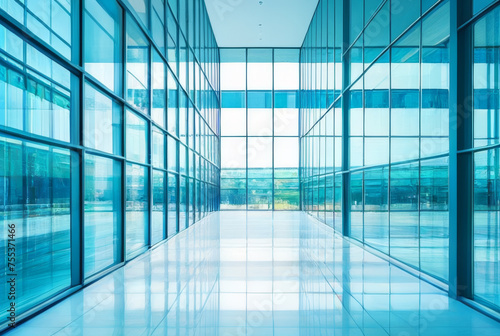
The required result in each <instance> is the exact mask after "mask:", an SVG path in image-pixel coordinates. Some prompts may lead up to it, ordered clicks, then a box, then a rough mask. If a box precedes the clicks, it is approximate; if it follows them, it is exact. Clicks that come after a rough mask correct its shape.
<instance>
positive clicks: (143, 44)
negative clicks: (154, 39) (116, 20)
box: [126, 17, 150, 114]
mask: <svg viewBox="0 0 500 336" xmlns="http://www.w3.org/2000/svg"><path fill="white" fill-rule="evenodd" d="M149 57H150V55H149V43H148V41H147V39H146V37H145V36H144V35H143V34H142V32H141V31H140V29H139V27H137V25H136V24H135V23H134V21H133V20H132V19H131V18H130V17H127V78H126V80H127V95H126V99H127V102H129V103H130V104H132V105H133V106H135V107H136V108H137V109H139V110H140V111H141V112H142V113H144V114H148V113H149V84H148V76H149Z"/></svg>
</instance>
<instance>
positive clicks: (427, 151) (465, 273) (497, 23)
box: [300, 0, 500, 311]
mask: <svg viewBox="0 0 500 336" xmlns="http://www.w3.org/2000/svg"><path fill="white" fill-rule="evenodd" d="M360 13H362V14H361V15H360ZM454 27H459V28H458V29H454ZM499 27H500V7H498V2H495V1H436V0H431V1H410V0H408V1H396V0H386V1H383V0H377V1H368V0H365V1H363V0H350V1H341V0H321V1H319V5H318V8H317V9H316V12H315V14H314V17H313V19H312V22H311V25H310V27H309V30H308V32H307V35H306V38H305V40H304V44H303V46H302V48H301V54H300V78H301V83H300V85H301V96H300V98H301V101H300V154H301V156H300V188H301V207H302V209H303V210H304V211H306V212H308V213H309V214H311V215H312V216H314V217H316V218H317V219H319V220H320V221H322V222H324V223H326V224H327V225H329V226H331V227H334V228H335V229H336V230H337V231H338V232H340V233H342V234H343V235H345V236H348V237H351V238H352V239H354V240H355V241H358V242H359V243H361V244H363V245H364V246H367V247H369V248H370V249H371V250H373V251H378V252H379V253H381V254H382V255H386V256H390V257H392V258H393V259H394V260H397V261H398V262H400V263H401V265H402V266H403V267H405V268H407V269H414V270H417V271H419V272H420V274H423V275H424V276H426V277H427V276H430V279H433V280H432V281H433V282H434V283H436V284H438V285H439V286H441V287H443V288H445V289H447V290H449V291H450V295H456V296H457V297H460V298H465V299H469V300H474V301H476V303H479V304H481V305H484V306H487V307H489V308H492V309H493V310H497V311H500V301H499V298H500V283H499V281H498V279H499V277H500V272H499V269H500V268H499V265H500V248H499V246H500V245H499V244H500V239H499V232H500V226H499V224H498V211H499V208H498V207H499V204H500V202H499V201H498V195H497V194H498V190H497V189H498V188H497V182H498V180H499V178H498V176H499V174H500V171H499V165H498V157H499V153H498V149H499V146H500V142H499V139H500V135H499V134H500V132H499V130H498V129H499V127H498V126H499V122H498V120H499V116H498V114H499V103H498V96H499V81H498V75H499V71H498V64H499V57H498V55H499V45H500V42H499V36H500V30H499ZM436 280H437V281H436Z"/></svg>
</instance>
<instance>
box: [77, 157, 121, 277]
mask: <svg viewBox="0 0 500 336" xmlns="http://www.w3.org/2000/svg"><path fill="white" fill-rule="evenodd" d="M121 208H122V207H121V164H120V163H119V162H118V161H114V160H111V159H106V158H103V157H99V156H95V155H86V156H85V217H84V224H85V229H84V233H85V241H84V270H85V277H89V276H91V275H93V274H96V273H98V272H99V271H102V270H104V269H105V268H107V267H109V266H111V265H115V264H117V263H118V262H119V261H120V238H119V237H120V228H121Z"/></svg>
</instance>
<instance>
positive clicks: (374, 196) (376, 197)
mask: <svg viewBox="0 0 500 336" xmlns="http://www.w3.org/2000/svg"><path fill="white" fill-rule="evenodd" d="M388 187H389V169H388V168H387V167H384V168H382V169H376V170H368V171H365V176H364V241H365V243H367V244H369V245H370V246H372V247H374V248H376V249H377V250H380V251H382V252H384V253H389V216H388V212H387V210H388V196H389V193H388V191H389V190H388Z"/></svg>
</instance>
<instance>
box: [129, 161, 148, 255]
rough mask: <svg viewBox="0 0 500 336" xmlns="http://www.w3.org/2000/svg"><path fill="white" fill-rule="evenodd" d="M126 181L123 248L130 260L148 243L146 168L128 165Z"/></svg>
mask: <svg viewBox="0 0 500 336" xmlns="http://www.w3.org/2000/svg"><path fill="white" fill-rule="evenodd" d="M126 180H127V181H126V188H127V189H126V195H127V207H126V209H125V210H126V223H125V228H126V230H125V232H126V242H125V244H126V245H125V246H126V253H127V259H130V258H133V257H134V256H136V255H137V254H139V253H140V252H141V251H142V250H143V248H145V247H146V244H147V241H148V236H147V235H148V217H149V216H148V213H149V201H148V199H149V197H148V196H149V188H148V185H149V178H148V168H147V167H143V166H139V165H135V164H130V163H128V164H127V179H126Z"/></svg>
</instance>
